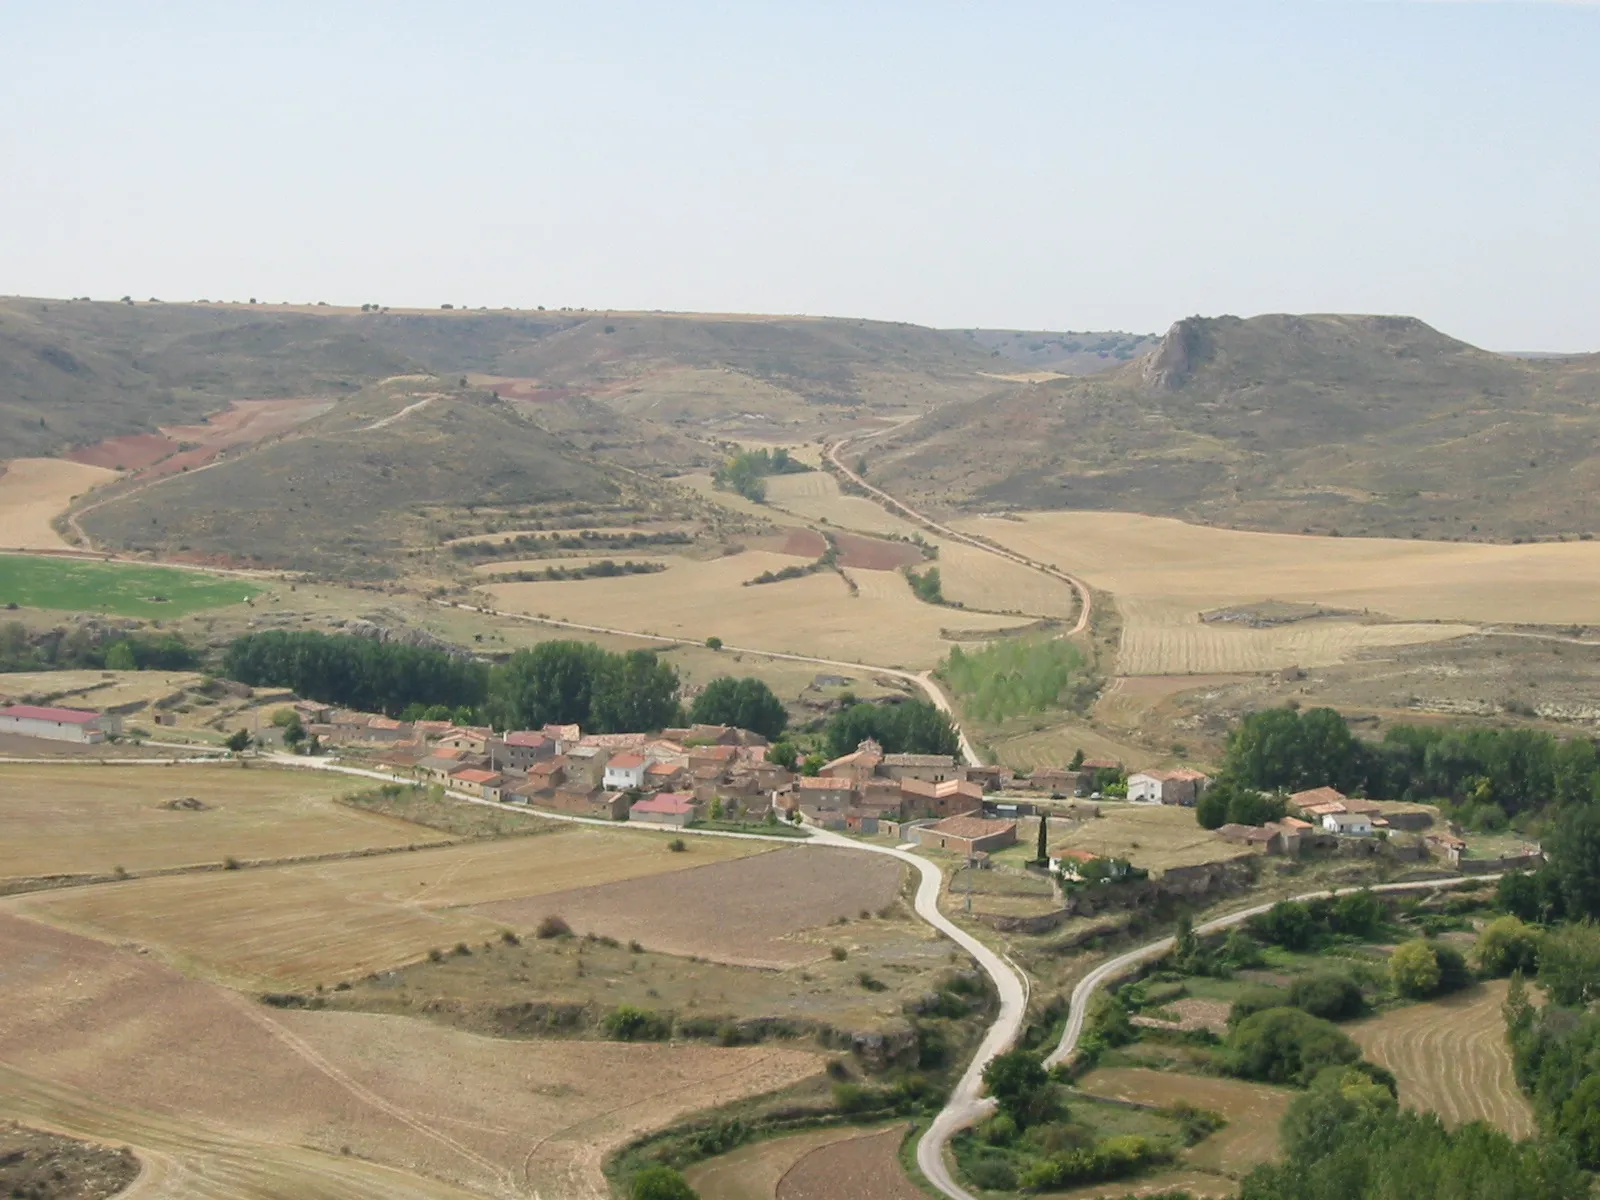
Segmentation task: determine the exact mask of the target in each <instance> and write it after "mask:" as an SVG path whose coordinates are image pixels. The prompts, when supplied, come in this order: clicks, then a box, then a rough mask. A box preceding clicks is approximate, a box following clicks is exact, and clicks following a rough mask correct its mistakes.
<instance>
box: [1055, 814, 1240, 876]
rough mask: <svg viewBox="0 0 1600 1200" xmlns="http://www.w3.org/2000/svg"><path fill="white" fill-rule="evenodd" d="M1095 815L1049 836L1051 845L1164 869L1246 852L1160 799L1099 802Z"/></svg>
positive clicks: (1192, 816) (1226, 857)
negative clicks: (1158, 801)
mask: <svg viewBox="0 0 1600 1200" xmlns="http://www.w3.org/2000/svg"><path fill="white" fill-rule="evenodd" d="M1100 812H1101V815H1100V817H1099V818H1097V819H1095V820H1091V821H1084V822H1082V823H1081V824H1079V826H1078V827H1077V828H1076V829H1074V830H1073V831H1072V832H1071V833H1069V834H1067V835H1065V836H1063V837H1056V838H1052V839H1051V843H1050V844H1051V847H1052V848H1054V847H1056V846H1070V847H1076V848H1077V849H1080V850H1088V851H1091V852H1092V853H1095V854H1099V855H1104V856H1107V857H1112V858H1125V859H1127V860H1128V861H1130V862H1131V863H1133V865H1134V866H1136V867H1144V868H1145V869H1147V870H1151V871H1157V872H1159V871H1164V870H1166V869H1167V868H1168V867H1187V866H1195V865H1198V864H1200V863H1208V862H1219V861H1221V860H1223V859H1229V858H1243V857H1245V856H1246V855H1248V854H1249V853H1250V851H1249V850H1247V849H1245V848H1244V847H1243V846H1234V845H1230V844H1229V843H1227V842H1224V841H1222V840H1221V839H1220V838H1218V837H1217V836H1216V835H1215V834H1213V833H1212V832H1211V831H1210V830H1208V829H1202V828H1200V826H1199V825H1198V824H1196V823H1195V819H1194V809H1192V808H1177V807H1168V806H1166V805H1161V804H1102V805H1101V809H1100Z"/></svg>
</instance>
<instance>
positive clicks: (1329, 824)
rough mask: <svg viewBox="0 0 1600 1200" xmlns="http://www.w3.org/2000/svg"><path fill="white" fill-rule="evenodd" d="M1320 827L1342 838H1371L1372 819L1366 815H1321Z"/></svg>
mask: <svg viewBox="0 0 1600 1200" xmlns="http://www.w3.org/2000/svg"><path fill="white" fill-rule="evenodd" d="M1322 827H1323V828H1324V829H1325V830H1327V831H1328V832H1329V833H1337V834H1339V835H1340V836H1342V837H1371V836H1372V818H1371V817H1370V816H1368V815H1367V814H1366V813H1347V812H1331V813H1323V814H1322Z"/></svg>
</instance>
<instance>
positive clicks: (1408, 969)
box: [1389, 940, 1440, 1000]
mask: <svg viewBox="0 0 1600 1200" xmlns="http://www.w3.org/2000/svg"><path fill="white" fill-rule="evenodd" d="M1389 979H1390V981H1391V982H1392V983H1393V984H1394V990H1395V991H1397V992H1399V993H1400V994H1401V995H1402V996H1409V997H1410V998H1412V999H1414V1000H1425V999H1427V998H1428V997H1429V996H1432V995H1433V994H1434V993H1436V992H1437V991H1438V990H1439V980H1440V971H1439V956H1438V955H1437V954H1436V953H1435V952H1434V949H1433V947H1432V946H1430V945H1429V944H1428V943H1427V942H1424V941H1421V940H1418V941H1414V942H1406V943H1405V944H1403V945H1400V946H1396V947H1395V950H1394V953H1393V954H1391V955H1389Z"/></svg>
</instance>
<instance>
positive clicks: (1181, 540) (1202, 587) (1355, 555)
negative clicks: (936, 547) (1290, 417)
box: [959, 512, 1600, 674]
mask: <svg viewBox="0 0 1600 1200" xmlns="http://www.w3.org/2000/svg"><path fill="white" fill-rule="evenodd" d="M959 527H960V528H961V529H962V530H963V531H965V532H968V533H973V534H977V535H981V536H983V537H988V538H992V539H994V540H995V541H998V542H1000V543H1002V544H1004V545H1006V546H1008V547H1010V548H1012V549H1014V550H1017V551H1020V552H1022V553H1024V554H1027V555H1029V556H1030V557H1033V558H1036V559H1038V560H1040V561H1043V562H1049V563H1053V564H1055V565H1056V566H1059V567H1061V568H1063V569H1065V570H1069V571H1072V572H1075V573H1078V574H1080V575H1082V576H1083V577H1084V578H1085V579H1086V580H1087V581H1088V582H1089V583H1090V585H1091V586H1096V587H1101V588H1105V589H1107V590H1108V591H1110V592H1112V593H1113V595H1115V596H1116V598H1117V603H1118V606H1119V608H1121V609H1122V610H1123V613H1124V620H1125V625H1124V634H1123V645H1124V650H1125V658H1126V659H1127V661H1125V662H1124V663H1123V664H1122V665H1121V667H1120V668H1119V669H1120V670H1121V671H1122V673H1124V674H1170V673H1180V672H1185V671H1197V672H1200V671H1204V672H1214V671H1234V670H1262V669H1269V668H1271V667H1275V666H1284V665H1289V664H1291V663H1299V664H1301V665H1304V664H1307V663H1313V664H1326V663H1332V662H1339V661H1344V660H1345V659H1347V658H1348V657H1349V656H1351V655H1352V654H1354V653H1355V652H1356V651H1357V650H1359V649H1361V648H1364V647H1371V646H1386V645H1399V644H1408V643H1416V642H1427V641H1434V640H1439V639H1441V638H1445V637H1452V636H1456V635H1457V634H1459V633H1460V632H1462V631H1461V630H1459V629H1456V630H1451V629H1450V626H1451V625H1452V624H1454V625H1469V624H1474V623H1481V622H1520V623H1525V624H1558V625H1566V624H1585V623H1588V622H1591V621H1595V620H1597V619H1600V600H1597V599H1596V597H1597V595H1600V590H1597V587H1596V585H1597V584H1600V545H1597V544H1595V543H1592V542H1566V543H1541V544H1538V545H1526V546H1505V545H1487V544H1482V543H1468V542H1459V543H1452V542H1429V541H1405V540H1399V539H1392V538H1330V537H1310V536H1302V535H1295V534H1274V533H1245V532H1240V531H1237V530H1229V529H1217V528H1211V527H1206V526H1198V525H1189V524H1185V523H1184V522H1182V521H1177V520H1172V519H1170V518H1164V517H1146V516H1141V515H1137V514H1132V513H1102V512H1057V513H1034V514H1027V515H1024V516H1023V517H1022V518H1021V519H1020V520H996V519H986V518H972V519H967V520H964V521H961V522H959ZM1267 600H1278V601H1292V602H1302V603H1314V604H1321V605H1326V606H1329V607H1334V608H1338V609H1343V610H1350V611H1353V612H1355V613H1370V614H1374V615H1381V616H1383V617H1385V618H1387V619H1388V620H1389V621H1391V622H1397V623H1398V625H1394V624H1390V625H1386V624H1382V623H1363V622H1361V621H1358V620H1354V619H1352V620H1330V619H1323V620H1318V621H1315V622H1308V623H1304V625H1303V626H1301V623H1296V624H1291V625H1287V626H1278V627H1275V628H1271V629H1241V628H1238V627H1223V626H1218V625H1201V623H1200V621H1199V613H1201V612H1204V611H1207V610H1210V609H1214V608H1217V607H1220V606H1224V605H1230V604H1250V603H1258V602H1262V601H1267ZM1436 621H1437V622H1444V623H1445V624H1444V625H1442V626H1438V627H1432V631H1431V632H1430V626H1429V625H1427V624H1426V623H1429V622H1436ZM1297 626H1300V628H1299V631H1298V632H1297Z"/></svg>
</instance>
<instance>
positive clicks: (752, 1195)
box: [684, 1125, 862, 1200]
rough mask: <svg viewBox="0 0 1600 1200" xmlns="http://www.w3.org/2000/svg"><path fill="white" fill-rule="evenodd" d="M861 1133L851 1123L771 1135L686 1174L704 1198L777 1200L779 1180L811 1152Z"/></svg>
mask: <svg viewBox="0 0 1600 1200" xmlns="http://www.w3.org/2000/svg"><path fill="white" fill-rule="evenodd" d="M861 1136H862V1133H861V1130H860V1129H858V1128H856V1127H854V1126H848V1125H847V1126H844V1127H842V1128H835V1129H813V1130H811V1131H809V1132H807V1133H798V1134H795V1135H794V1136H793V1137H780V1138H770V1139H768V1140H767V1141H763V1142H756V1143H754V1144H753V1145H749V1146H741V1147H740V1148H739V1149H737V1150H735V1151H733V1153H731V1154H723V1155H719V1156H718V1157H716V1158H709V1159H707V1160H706V1161H704V1162H701V1163H696V1164H695V1165H694V1166H692V1167H690V1168H689V1169H688V1170H686V1171H685V1172H684V1175H685V1177H686V1178H687V1179H688V1181H689V1186H690V1187H692V1188H693V1189H694V1190H695V1192H696V1193H697V1194H698V1195H699V1197H700V1200H774V1197H775V1196H776V1195H777V1192H778V1181H779V1180H780V1179H782V1178H783V1176H784V1174H785V1173H786V1172H787V1171H788V1170H789V1168H790V1167H792V1166H794V1165H795V1163H797V1162H799V1161H800V1160H801V1159H802V1158H804V1157H805V1156H806V1155H808V1154H810V1153H811V1151H813V1150H816V1149H819V1148H821V1147H823V1146H829V1145H832V1144H833V1143H834V1142H842V1141H846V1140H848V1139H851V1138H858V1137H861Z"/></svg>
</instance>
